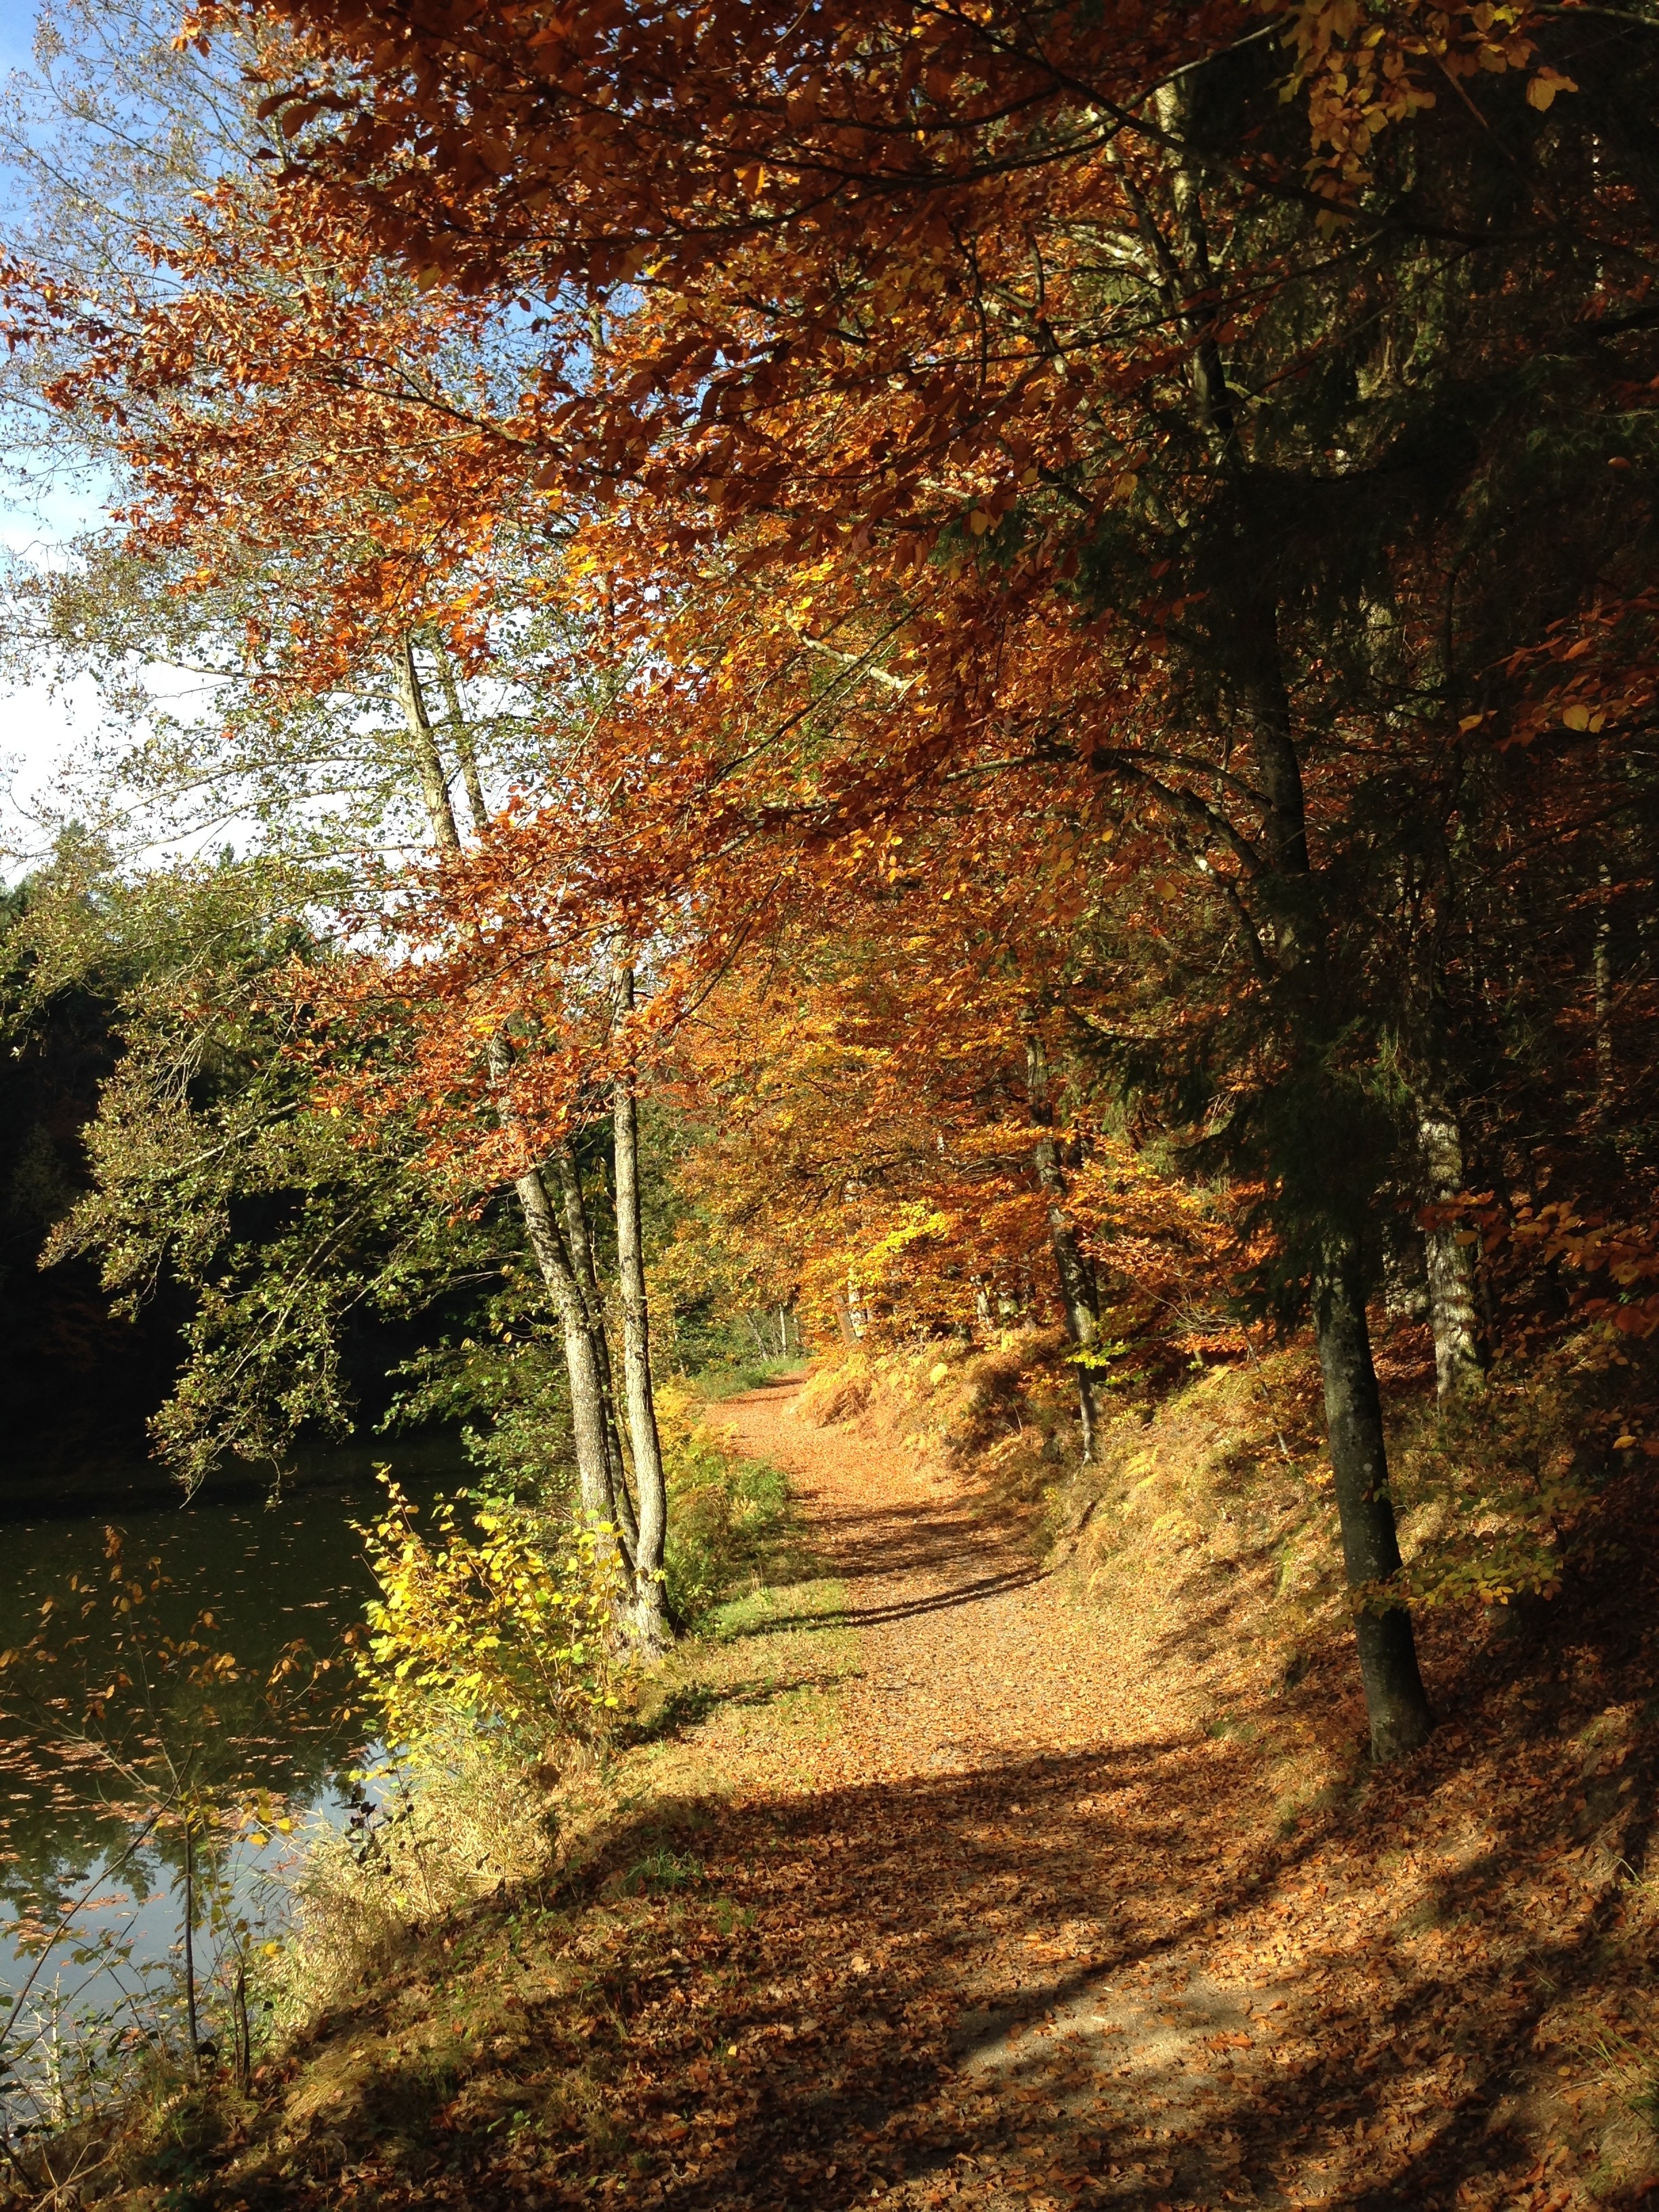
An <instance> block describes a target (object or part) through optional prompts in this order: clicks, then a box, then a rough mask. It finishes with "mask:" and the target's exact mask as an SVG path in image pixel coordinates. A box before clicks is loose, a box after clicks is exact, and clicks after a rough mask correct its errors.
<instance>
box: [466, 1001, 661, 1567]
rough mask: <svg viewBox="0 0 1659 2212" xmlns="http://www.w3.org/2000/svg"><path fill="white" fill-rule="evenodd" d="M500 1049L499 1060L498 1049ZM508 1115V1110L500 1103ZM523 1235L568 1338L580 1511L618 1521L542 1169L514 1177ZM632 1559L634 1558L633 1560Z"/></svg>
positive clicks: (587, 1343) (565, 1259) (588, 1360)
mask: <svg viewBox="0 0 1659 2212" xmlns="http://www.w3.org/2000/svg"><path fill="white" fill-rule="evenodd" d="M498 1053H499V1055H500V1058H499V1062H498V1060H497V1054H498ZM490 1074H491V1078H492V1080H494V1081H495V1082H496V1083H497V1084H498V1085H499V1084H500V1083H501V1081H503V1080H504V1079H505V1077H506V1074H507V1057H506V1048H505V1047H504V1046H501V1045H499V1044H497V1045H493V1046H492V1048H491V1051H490ZM501 1113H502V1118H503V1120H504V1121H509V1122H510V1118H511V1117H510V1115H509V1114H508V1112H507V1109H505V1108H503V1109H501ZM513 1191H514V1194H516V1196H517V1198H518V1201H519V1211H520V1214H521V1215H522V1217H523V1219H524V1226H525V1235H526V1238H527V1239H528V1242H529V1244H530V1249H531V1252H532V1255H533V1256H534V1258H535V1261H536V1265H537V1267H538V1269H539V1270H540V1272H541V1278H542V1280H543V1282H544V1284H545V1285H546V1286H547V1291H548V1295H549V1296H550V1297H551V1299H552V1301H553V1305H554V1310H555V1311H556V1313H557V1315H558V1316H559V1325H560V1330H561V1334H562V1337H563V1340H564V1363H565V1369H566V1372H567V1374H568V1376H569V1380H570V1425H571V1429H572V1431H573V1433H574V1441H575V1448H576V1482H577V1488H578V1491H579V1492H580V1498H581V1507H582V1511H583V1512H584V1513H585V1514H586V1516H588V1518H589V1519H590V1520H597V1521H608V1522H612V1523H613V1524H614V1523H615V1522H616V1521H617V1501H616V1496H615V1492H614V1490H613V1488H612V1485H611V1454H610V1449H609V1447H608V1445H607V1443H606V1438H605V1393H604V1389H603V1388H602V1386H601V1383H600V1380H599V1363H598V1361H597V1359H596V1358H595V1357H594V1353H593V1336H592V1330H591V1329H590V1328H589V1327H588V1321H587V1306H586V1301H585V1300H584V1298H583V1297H582V1293H581V1285H580V1283H579V1282H578V1280H577V1279H576V1271H575V1268H574V1266H573V1265H572V1264H571V1259H570V1255H569V1252H568V1249H566V1246H565V1241H564V1238H563V1237H562V1234H561V1233H560V1230H559V1224H558V1219H557V1217H556V1215H555V1213H554V1211H553V1207H552V1204H551V1202H550V1200H549V1198H548V1195H547V1186H546V1184H545V1183H544V1182H543V1180H542V1177H541V1174H540V1171H539V1170H538V1169H536V1168H533V1167H532V1168H527V1169H526V1170H525V1172H524V1173H523V1174H522V1175H520V1176H518V1177H517V1178H516V1180H515V1181H514V1182H513ZM630 1564H631V1563H630Z"/></svg>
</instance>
